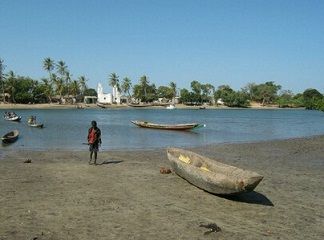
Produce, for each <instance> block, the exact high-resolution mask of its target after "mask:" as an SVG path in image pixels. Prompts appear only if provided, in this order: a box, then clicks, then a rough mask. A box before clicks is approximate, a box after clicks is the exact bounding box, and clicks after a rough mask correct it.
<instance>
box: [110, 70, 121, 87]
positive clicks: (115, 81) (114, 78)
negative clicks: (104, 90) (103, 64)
mask: <svg viewBox="0 0 324 240" xmlns="http://www.w3.org/2000/svg"><path fill="white" fill-rule="evenodd" d="M109 86H111V87H117V89H118V91H120V86H119V76H118V75H117V74H116V73H111V74H110V75H109Z"/></svg>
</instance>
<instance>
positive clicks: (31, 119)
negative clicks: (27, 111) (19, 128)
mask: <svg viewBox="0 0 324 240" xmlns="http://www.w3.org/2000/svg"><path fill="white" fill-rule="evenodd" d="M28 125H29V126H30V127H36V128H43V127H44V124H43V123H37V122H36V116H30V117H29V118H28Z"/></svg>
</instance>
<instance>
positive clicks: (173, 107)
mask: <svg viewBox="0 0 324 240" xmlns="http://www.w3.org/2000/svg"><path fill="white" fill-rule="evenodd" d="M166 109H175V106H174V105H173V104H170V105H169V106H167V107H166Z"/></svg>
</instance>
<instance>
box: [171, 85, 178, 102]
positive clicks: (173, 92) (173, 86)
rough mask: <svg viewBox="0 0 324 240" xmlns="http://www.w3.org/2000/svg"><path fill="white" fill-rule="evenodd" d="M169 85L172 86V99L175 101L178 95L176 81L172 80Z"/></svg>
mask: <svg viewBox="0 0 324 240" xmlns="http://www.w3.org/2000/svg"><path fill="white" fill-rule="evenodd" d="M169 86H170V88H171V93H172V101H173V102H174V99H175V97H176V96H177V84H176V83H175V82H170V84H169Z"/></svg>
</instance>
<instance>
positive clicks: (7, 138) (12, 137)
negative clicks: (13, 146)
mask: <svg viewBox="0 0 324 240" xmlns="http://www.w3.org/2000/svg"><path fill="white" fill-rule="evenodd" d="M18 136H19V131H18V130H13V131H11V132H8V133H7V134H5V135H3V137H2V138H1V140H2V142H3V143H13V142H15V141H16V140H17V139H18Z"/></svg>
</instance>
